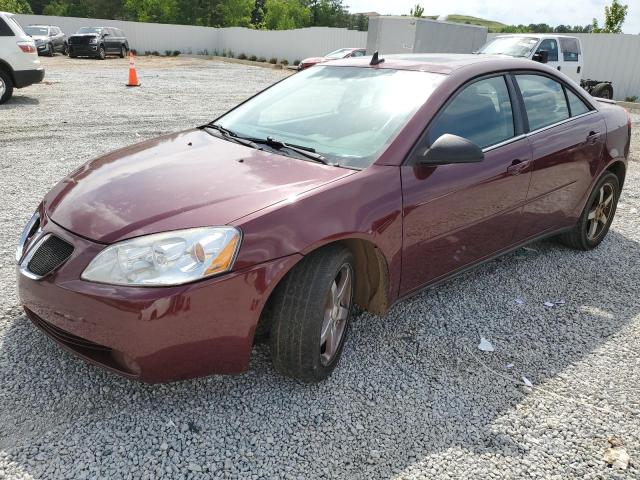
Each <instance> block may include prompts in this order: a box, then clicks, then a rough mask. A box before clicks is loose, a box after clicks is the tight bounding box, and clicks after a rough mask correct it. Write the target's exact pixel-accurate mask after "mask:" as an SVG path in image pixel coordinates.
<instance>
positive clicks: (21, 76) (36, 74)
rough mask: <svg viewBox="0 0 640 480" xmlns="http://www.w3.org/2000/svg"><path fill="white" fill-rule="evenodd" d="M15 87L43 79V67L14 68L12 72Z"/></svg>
mask: <svg viewBox="0 0 640 480" xmlns="http://www.w3.org/2000/svg"><path fill="white" fill-rule="evenodd" d="M13 78H14V80H15V84H16V85H15V86H16V88H24V87H28V86H29V85H33V84H34V83H40V82H41V81H42V80H44V68H43V67H40V68H36V69H33V70H16V71H14V72H13Z"/></svg>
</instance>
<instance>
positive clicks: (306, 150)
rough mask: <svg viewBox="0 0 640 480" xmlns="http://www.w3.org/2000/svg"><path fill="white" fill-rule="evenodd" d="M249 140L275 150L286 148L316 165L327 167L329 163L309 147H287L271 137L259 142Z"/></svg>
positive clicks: (257, 140) (253, 139) (254, 139)
mask: <svg viewBox="0 0 640 480" xmlns="http://www.w3.org/2000/svg"><path fill="white" fill-rule="evenodd" d="M251 140H252V141H254V142H256V143H264V144H265V145H268V146H269V147H272V148H276V149H281V148H286V149H287V150H291V151H293V152H296V153H299V154H300V155H302V156H303V157H307V158H310V159H311V160H314V161H316V162H318V163H323V164H325V165H329V162H328V161H327V159H326V158H325V157H323V156H322V155H320V154H319V153H316V151H315V150H314V149H313V148H310V147H303V146H301V145H289V144H288V143H285V142H283V141H282V140H277V139H275V138H273V137H267V138H266V140H261V139H257V138H252V139H251Z"/></svg>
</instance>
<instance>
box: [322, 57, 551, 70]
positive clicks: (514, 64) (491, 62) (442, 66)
mask: <svg viewBox="0 0 640 480" xmlns="http://www.w3.org/2000/svg"><path fill="white" fill-rule="evenodd" d="M380 58H381V59H384V63H381V64H379V65H376V66H371V65H369V62H370V61H371V57H357V58H348V59H342V60H332V61H330V62H326V63H323V64H322V65H326V66H341V67H345V66H350V67H362V68H366V67H371V68H386V69H393V70H415V71H420V72H432V73H441V74H445V75H448V74H451V73H453V72H454V71H456V70H460V69H463V68H466V67H470V66H482V65H483V64H484V66H485V67H486V70H487V71H492V70H513V69H518V68H536V69H537V68H539V66H540V65H541V64H539V63H537V62H534V61H532V60H524V59H517V58H512V57H505V56H503V55H477V54H464V53H458V54H451V53H412V54H396V55H384V54H381V55H380Z"/></svg>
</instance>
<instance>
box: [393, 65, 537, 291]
mask: <svg viewBox="0 0 640 480" xmlns="http://www.w3.org/2000/svg"><path fill="white" fill-rule="evenodd" d="M512 98H515V99H516V102H517V97H516V94H515V91H514V89H513V87H512V84H511V79H510V78H508V77H505V76H504V75H496V76H492V77H485V78H482V79H479V80H473V81H471V82H470V83H469V84H467V85H466V86H464V87H463V88H462V89H461V90H460V91H459V92H458V93H457V94H455V95H454V97H453V98H452V99H451V100H449V102H448V103H447V104H446V105H445V107H444V108H443V109H442V110H441V111H440V112H439V113H438V115H437V116H436V118H435V119H434V120H433V121H432V122H431V125H430V126H429V128H428V130H427V132H426V134H425V136H424V138H423V139H422V140H421V141H420V142H419V144H418V147H417V151H423V150H424V149H425V148H428V147H429V146H430V145H431V144H432V143H433V142H434V141H435V140H436V139H437V138H438V137H440V136H441V135H443V134H445V133H450V134H454V135H458V136H461V137H464V138H466V139H468V140H471V141H472V142H474V143H475V144H477V145H478V146H480V147H482V149H483V151H484V154H485V158H484V161H482V162H479V163H467V164H449V165H420V164H417V163H415V162H413V163H412V162H409V164H407V165H404V166H402V167H401V176H402V191H403V216H404V233H403V235H404V250H403V255H402V282H401V292H400V293H401V295H403V294H406V293H409V292H411V291H413V290H415V289H417V288H420V287H421V286H424V285H426V284H429V283H433V282H435V281H438V280H440V279H441V278H444V277H446V276H447V275H449V274H450V273H453V272H455V271H459V270H461V269H463V268H465V267H467V266H469V265H471V264H473V263H476V262H478V261H481V260H483V259H486V258H489V257H491V256H492V255H493V254H495V253H497V252H499V251H501V250H504V249H505V248H507V247H509V246H510V245H511V244H512V242H513V236H514V233H515V231H516V228H517V226H518V223H519V221H520V218H521V212H522V207H523V204H524V201H525V198H526V193H527V188H528V187H529V180H530V163H531V162H530V161H531V148H530V145H529V142H528V140H527V139H526V137H525V136H524V135H523V131H522V128H523V127H522V125H521V121H520V114H519V113H518V112H519V111H520V110H519V103H516V104H512V100H511V99H512Z"/></svg>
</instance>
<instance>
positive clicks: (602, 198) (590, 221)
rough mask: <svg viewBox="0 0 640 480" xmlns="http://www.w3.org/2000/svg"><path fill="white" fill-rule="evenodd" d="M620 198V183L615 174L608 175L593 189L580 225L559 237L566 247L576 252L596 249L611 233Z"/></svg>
mask: <svg viewBox="0 0 640 480" xmlns="http://www.w3.org/2000/svg"><path fill="white" fill-rule="evenodd" d="M618 198H620V182H619V180H618V177H617V176H616V175H615V174H613V173H610V172H608V173H606V174H605V175H603V177H602V178H601V179H600V180H599V181H598V183H596V186H595V187H594V188H593V191H592V192H591V195H590V196H589V200H587V205H586V207H585V208H584V211H583V212H582V215H580V219H579V220H578V224H577V225H576V226H575V227H574V228H573V230H571V231H570V232H567V233H565V234H563V235H561V236H560V237H559V239H560V241H561V242H562V243H564V244H565V245H566V246H568V247H571V248H574V249H576V250H591V249H593V248H596V247H597V246H598V245H599V244H600V242H602V240H604V237H605V236H606V235H607V232H608V231H609V227H610V226H611V222H613V217H614V215H615V214H616V207H617V205H618Z"/></svg>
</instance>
